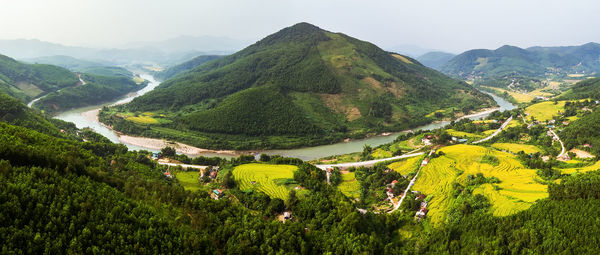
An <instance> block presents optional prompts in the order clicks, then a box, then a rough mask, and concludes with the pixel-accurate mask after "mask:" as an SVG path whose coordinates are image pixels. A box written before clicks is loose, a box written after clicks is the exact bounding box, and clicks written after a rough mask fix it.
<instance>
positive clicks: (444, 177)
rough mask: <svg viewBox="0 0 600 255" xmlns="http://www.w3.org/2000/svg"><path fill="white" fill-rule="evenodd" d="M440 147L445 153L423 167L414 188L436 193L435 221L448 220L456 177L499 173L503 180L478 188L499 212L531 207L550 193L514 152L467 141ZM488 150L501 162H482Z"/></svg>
mask: <svg viewBox="0 0 600 255" xmlns="http://www.w3.org/2000/svg"><path fill="white" fill-rule="evenodd" d="M440 151H443V152H444V153H445V155H443V156H441V157H438V158H434V159H432V160H431V161H430V163H429V164H428V165H427V166H425V167H423V169H422V170H421V174H420V176H419V177H418V179H417V182H416V183H415V186H414V190H417V191H420V192H422V193H424V194H427V195H433V199H432V200H431V201H430V204H429V209H430V211H429V213H428V217H429V218H430V219H431V221H432V222H433V223H434V224H439V223H442V222H444V220H445V215H446V211H447V209H448V206H449V204H450V202H451V200H452V198H451V195H450V193H451V191H452V183H453V182H455V181H456V182H459V183H462V184H464V183H465V182H466V178H467V176H468V175H474V174H477V173H482V174H483V175H484V176H485V177H492V176H495V177H497V178H498V179H499V180H500V181H501V182H500V183H498V184H485V185H481V186H479V187H478V188H477V189H476V190H475V192H476V193H478V194H483V195H484V196H485V197H487V198H488V199H489V200H490V202H491V204H492V208H491V212H492V213H493V214H494V215H496V216H504V215H509V214H513V213H515V212H518V211H521V210H524V209H527V208H529V207H530V206H531V205H532V204H533V203H534V202H535V201H536V200H538V199H542V198H545V197H547V196H548V193H547V187H546V185H542V184H539V183H537V182H535V180H534V178H536V176H537V175H536V173H535V170H532V169H526V168H525V167H524V166H523V165H522V164H521V163H520V162H519V161H518V159H517V158H516V156H514V155H512V154H510V153H506V152H501V151H494V150H491V149H488V148H485V147H481V146H474V145H463V144H461V145H453V146H448V147H444V148H442V149H440ZM486 154H489V155H493V156H495V157H496V158H498V160H499V162H500V164H499V165H498V166H492V165H489V164H487V163H481V158H482V157H483V156H484V155H486ZM494 186H497V187H498V189H496V188H495V187H494Z"/></svg>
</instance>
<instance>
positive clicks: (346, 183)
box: [338, 172, 360, 198]
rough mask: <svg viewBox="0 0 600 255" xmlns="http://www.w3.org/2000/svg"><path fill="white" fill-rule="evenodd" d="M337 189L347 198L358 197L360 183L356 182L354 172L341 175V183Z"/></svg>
mask: <svg viewBox="0 0 600 255" xmlns="http://www.w3.org/2000/svg"><path fill="white" fill-rule="evenodd" d="M338 189H339V190H340V191H341V192H342V193H344V195H346V196H347V197H351V198H357V197H360V183H358V181H357V180H356V176H355V175H354V172H348V173H342V183H340V184H339V185H338Z"/></svg>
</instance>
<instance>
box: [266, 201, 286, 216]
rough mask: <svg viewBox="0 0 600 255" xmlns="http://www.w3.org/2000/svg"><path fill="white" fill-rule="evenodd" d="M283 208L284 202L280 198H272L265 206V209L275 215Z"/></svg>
mask: <svg viewBox="0 0 600 255" xmlns="http://www.w3.org/2000/svg"><path fill="white" fill-rule="evenodd" d="M283 209H285V204H284V203H283V200H282V199H281V198H273V199H271V202H269V205H268V207H267V211H268V212H270V213H271V214H272V215H277V214H280V213H282V212H283Z"/></svg>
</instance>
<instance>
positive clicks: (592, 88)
mask: <svg viewBox="0 0 600 255" xmlns="http://www.w3.org/2000/svg"><path fill="white" fill-rule="evenodd" d="M586 98H591V99H595V100H600V78H591V79H587V80H584V81H580V82H578V83H576V84H575V85H573V86H572V87H571V88H570V89H569V90H567V91H565V92H564V93H563V94H561V95H560V96H559V98H558V99H559V100H572V99H586Z"/></svg>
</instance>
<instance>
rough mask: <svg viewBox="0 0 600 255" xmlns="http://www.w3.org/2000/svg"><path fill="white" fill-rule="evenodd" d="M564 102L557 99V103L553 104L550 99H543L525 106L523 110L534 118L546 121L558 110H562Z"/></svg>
mask: <svg viewBox="0 0 600 255" xmlns="http://www.w3.org/2000/svg"><path fill="white" fill-rule="evenodd" d="M565 102H566V101H558V103H556V104H554V102H552V101H545V102H541V103H537V104H534V105H531V106H529V107H527V108H525V112H526V113H528V114H529V116H532V117H534V118H535V119H536V120H539V121H547V120H551V119H552V117H553V116H556V115H558V112H560V111H562V110H564V106H565Z"/></svg>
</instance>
